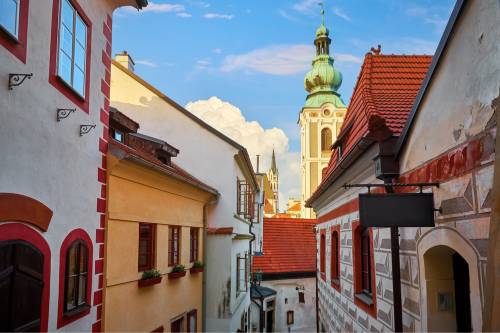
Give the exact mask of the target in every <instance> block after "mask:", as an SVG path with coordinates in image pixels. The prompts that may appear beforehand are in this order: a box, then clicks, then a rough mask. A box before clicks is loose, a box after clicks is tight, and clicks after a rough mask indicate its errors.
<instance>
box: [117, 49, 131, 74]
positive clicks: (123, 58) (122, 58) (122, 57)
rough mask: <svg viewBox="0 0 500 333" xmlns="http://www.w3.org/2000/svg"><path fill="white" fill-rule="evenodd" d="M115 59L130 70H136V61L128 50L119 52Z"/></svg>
mask: <svg viewBox="0 0 500 333" xmlns="http://www.w3.org/2000/svg"><path fill="white" fill-rule="evenodd" d="M115 60H116V61H117V62H118V63H120V65H122V66H123V67H125V68H126V69H128V70H129V71H131V72H133V71H134V65H135V62H134V60H132V57H131V56H130V54H128V53H127V51H123V52H122V53H118V54H117V55H116V56H115Z"/></svg>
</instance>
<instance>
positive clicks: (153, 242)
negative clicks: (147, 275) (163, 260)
mask: <svg viewBox="0 0 500 333" xmlns="http://www.w3.org/2000/svg"><path fill="white" fill-rule="evenodd" d="M141 226H147V227H148V228H150V235H151V237H150V238H148V242H149V249H148V252H147V254H149V256H148V262H147V264H145V265H142V266H141V264H140V260H139V258H140V256H141V253H140V242H141ZM137 245H138V251H137V254H138V255H137V269H138V270H139V272H144V271H147V270H150V269H153V268H154V267H155V254H156V252H155V248H156V224H154V223H139V238H138V242H137Z"/></svg>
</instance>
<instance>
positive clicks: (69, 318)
mask: <svg viewBox="0 0 500 333" xmlns="http://www.w3.org/2000/svg"><path fill="white" fill-rule="evenodd" d="M92 253H93V252H92V240H91V239H90V236H89V235H88V234H87V232H86V231H85V230H83V229H75V230H73V231H71V232H70V233H69V234H68V236H66V238H65V239H64V241H63V243H62V245H61V251H60V255H59V256H60V261H59V270H60V271H59V304H58V317H57V328H61V327H63V326H66V325H68V324H69V323H71V322H73V321H75V320H78V319H80V318H82V317H84V316H86V315H88V314H89V313H90V305H91V304H90V301H91V299H90V297H91V292H92V261H93V255H92ZM96 263H97V262H96ZM96 270H97V266H96Z"/></svg>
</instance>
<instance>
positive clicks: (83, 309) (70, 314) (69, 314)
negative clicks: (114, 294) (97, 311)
mask: <svg viewBox="0 0 500 333" xmlns="http://www.w3.org/2000/svg"><path fill="white" fill-rule="evenodd" d="M89 312H90V305H87V304H84V305H80V306H79V307H77V308H75V309H73V310H70V311H66V312H64V314H63V317H64V318H65V319H72V318H75V317H77V316H83V315H85V314H87V313H89ZM78 318H79V317H78Z"/></svg>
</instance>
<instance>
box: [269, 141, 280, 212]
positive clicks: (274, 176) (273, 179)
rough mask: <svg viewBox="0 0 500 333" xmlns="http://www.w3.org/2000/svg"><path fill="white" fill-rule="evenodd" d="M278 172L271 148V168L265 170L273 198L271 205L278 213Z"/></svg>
mask: <svg viewBox="0 0 500 333" xmlns="http://www.w3.org/2000/svg"><path fill="white" fill-rule="evenodd" d="M278 177H279V172H278V168H277V167H276V156H275V155H274V149H273V157H272V160H271V168H270V169H269V171H268V172H267V178H268V179H269V183H271V189H272V191H273V199H272V205H273V208H274V212H275V213H278V211H279V201H278V195H279V189H278V185H279V178H278Z"/></svg>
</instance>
